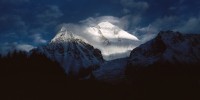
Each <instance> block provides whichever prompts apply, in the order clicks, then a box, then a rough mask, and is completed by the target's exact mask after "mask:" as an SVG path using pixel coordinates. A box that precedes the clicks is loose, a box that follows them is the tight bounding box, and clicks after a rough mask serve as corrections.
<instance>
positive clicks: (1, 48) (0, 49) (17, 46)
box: [0, 42, 35, 55]
mask: <svg viewBox="0 0 200 100" xmlns="http://www.w3.org/2000/svg"><path fill="white" fill-rule="evenodd" d="M33 48H35V47H34V46H33V45H30V44H26V43H17V42H13V43H8V42H6V43H3V44H0V53H1V54H3V55H5V54H7V53H8V52H11V51H13V50H21V51H26V52H28V51H30V50H32V49H33Z"/></svg>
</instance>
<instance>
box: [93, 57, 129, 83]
mask: <svg viewBox="0 0 200 100" xmlns="http://www.w3.org/2000/svg"><path fill="white" fill-rule="evenodd" d="M126 64H127V58H120V59H115V60H111V61H106V62H104V63H103V64H102V65H101V66H100V68H99V69H98V70H95V71H93V75H94V76H95V79H96V80H99V81H103V82H108V83H111V84H119V83H122V82H125V81H126V76H125V70H126Z"/></svg>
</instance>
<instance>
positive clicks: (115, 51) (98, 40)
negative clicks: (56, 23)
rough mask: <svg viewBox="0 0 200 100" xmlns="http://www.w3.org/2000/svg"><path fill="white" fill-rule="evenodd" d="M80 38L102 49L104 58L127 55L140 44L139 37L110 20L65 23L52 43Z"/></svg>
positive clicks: (110, 58)
mask: <svg viewBox="0 0 200 100" xmlns="http://www.w3.org/2000/svg"><path fill="white" fill-rule="evenodd" d="M74 38H76V39H80V40H82V41H84V42H86V43H88V44H90V45H92V46H94V47H95V48H98V49H100V50H101V52H102V55H103V57H104V59H106V60H112V59H117V58H122V57H127V56H129V54H130V51H131V50H132V49H133V48H135V47H137V46H138V45H139V39H138V38H137V37H136V36H134V35H132V34H130V33H128V32H126V31H124V30H123V29H121V28H119V27H118V26H116V25H114V24H112V23H110V22H100V23H98V24H96V25H95V26H78V25H73V24H65V25H63V27H62V28H61V30H60V31H59V33H58V34H57V35H56V36H55V37H54V38H53V39H52V40H51V43H61V42H63V43H64V42H69V40H70V41H71V40H73V39H74Z"/></svg>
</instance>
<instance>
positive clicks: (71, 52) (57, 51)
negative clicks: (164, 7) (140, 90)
mask: <svg viewBox="0 0 200 100" xmlns="http://www.w3.org/2000/svg"><path fill="white" fill-rule="evenodd" d="M33 51H36V52H38V53H42V54H45V55H46V56H47V57H49V58H50V59H52V60H55V61H57V62H59V64H60V65H61V66H62V67H63V68H64V69H65V71H66V73H67V74H68V75H73V76H78V77H79V76H80V75H82V76H85V75H88V74H89V73H91V71H92V70H94V69H96V68H97V67H99V65H100V64H101V63H102V62H103V61H104V59H103V57H102V55H101V51H100V50H98V49H95V48H94V47H93V46H91V45H89V44H87V43H85V42H84V41H82V40H81V39H77V38H76V37H74V35H73V34H72V33H69V32H66V31H65V32H63V31H62V30H61V31H60V32H59V33H58V34H57V35H56V36H55V37H54V38H53V39H52V41H51V42H50V43H49V44H48V45H45V46H41V47H38V48H37V49H35V50H33ZM82 76H80V77H82Z"/></svg>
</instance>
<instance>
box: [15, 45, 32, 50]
mask: <svg viewBox="0 0 200 100" xmlns="http://www.w3.org/2000/svg"><path fill="white" fill-rule="evenodd" d="M33 48H35V47H34V46H32V45H29V44H17V45H16V49H17V50H22V51H26V52H28V51H30V50H32V49H33Z"/></svg>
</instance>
